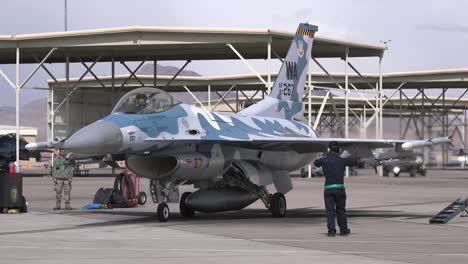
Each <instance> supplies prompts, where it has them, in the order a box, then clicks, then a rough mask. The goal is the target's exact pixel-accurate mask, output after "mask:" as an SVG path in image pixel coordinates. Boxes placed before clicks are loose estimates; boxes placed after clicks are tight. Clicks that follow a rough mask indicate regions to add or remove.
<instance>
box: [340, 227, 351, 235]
mask: <svg viewBox="0 0 468 264" xmlns="http://www.w3.org/2000/svg"><path fill="white" fill-rule="evenodd" d="M350 233H351V230H350V229H349V228H347V229H344V230H340V236H347V235H349V234H350Z"/></svg>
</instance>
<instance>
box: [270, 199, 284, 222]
mask: <svg viewBox="0 0 468 264" xmlns="http://www.w3.org/2000/svg"><path fill="white" fill-rule="evenodd" d="M270 211H271V215H272V216H273V217H283V216H285V215H286V197H284V195H283V194H282V193H275V194H273V195H272V196H271V199H270Z"/></svg>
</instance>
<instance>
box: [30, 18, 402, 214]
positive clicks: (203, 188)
mask: <svg viewBox="0 0 468 264" xmlns="http://www.w3.org/2000/svg"><path fill="white" fill-rule="evenodd" d="M317 30H318V27H317V26H314V25H310V24H305V23H302V24H300V25H299V27H298V29H297V32H296V34H295V36H294V39H293V41H292V43H291V46H290V48H289V51H288V53H287V56H286V58H285V60H284V62H283V64H282V66H281V68H280V71H279V74H278V77H277V80H276V82H275V83H274V84H273V87H272V90H271V93H270V95H269V96H268V97H267V98H265V99H264V100H262V101H260V102H258V103H256V104H254V105H252V106H250V107H248V108H245V109H244V110H242V111H240V112H238V113H236V114H232V115H222V114H218V113H215V112H210V111H208V110H205V109H201V108H198V107H196V106H192V105H187V104H183V103H180V102H178V101H177V100H175V99H174V98H173V97H172V96H171V95H170V94H169V93H166V92H164V91H162V90H159V89H156V88H148V87H143V88H138V89H135V90H133V91H131V92H129V93H128V94H126V95H124V96H123V97H122V98H121V99H120V100H119V102H118V103H117V104H116V106H115V108H114V109H113V111H112V113H111V114H110V115H108V116H106V117H104V118H102V119H101V120H98V121H96V122H94V123H92V124H90V125H88V126H86V127H84V128H82V129H80V130H79V131H77V132H76V133H74V134H73V135H71V136H70V137H69V138H67V139H66V140H64V142H63V143H58V142H55V143H54V142H50V143H44V144H45V145H47V146H53V147H55V148H57V147H61V148H64V149H65V150H68V151H71V152H73V153H77V154H80V155H90V156H101V155H106V154H110V155H111V157H112V158H113V160H125V162H126V165H127V167H128V168H129V169H130V170H132V171H133V172H135V173H136V174H138V175H140V176H143V177H146V178H149V179H150V190H151V196H152V199H153V201H154V202H155V203H158V208H157V215H158V219H159V220H160V221H162V222H165V221H167V220H168V219H169V207H168V206H167V203H170V202H179V207H180V213H181V214H182V215H183V216H184V217H192V216H193V215H194V214H195V212H204V213H213V212H223V211H234V210H240V209H242V208H245V207H246V206H248V205H250V204H252V203H253V202H255V201H257V200H259V199H260V200H261V201H262V202H263V203H264V205H265V207H266V208H267V209H269V210H270V211H271V214H272V215H273V216H274V217H283V216H284V215H285V214H286V208H287V207H286V198H285V194H286V193H288V192H289V191H290V190H291V189H292V188H293V187H292V183H291V178H290V176H289V173H290V172H292V171H295V170H297V169H299V168H301V167H303V166H305V165H307V164H309V163H310V162H311V161H313V160H314V159H315V158H317V156H318V155H321V154H322V153H323V152H326V151H327V146H328V143H329V142H332V141H336V142H339V143H340V144H341V146H342V148H343V149H344V150H346V151H347V153H349V154H350V155H352V156H353V157H356V158H369V157H371V158H372V157H373V156H372V150H373V149H375V148H386V147H393V146H394V143H401V144H403V143H404V141H395V140H362V139H343V138H319V137H318V136H317V133H316V132H315V131H314V130H313V129H312V128H310V127H308V126H307V125H306V124H304V123H302V122H300V121H297V120H302V119H303V118H299V117H301V116H303V104H302V98H303V94H304V89H305V81H306V75H307V68H308V64H309V62H310V59H311V52H312V44H313V39H314V34H315V32H316V31H317ZM44 144H43V145H44ZM40 146H41V144H31V145H28V148H30V149H35V148H38V147H40ZM271 184H273V185H274V187H275V189H276V192H275V193H273V194H271V193H270V192H269V191H268V189H267V186H268V185H271ZM181 185H194V187H195V188H196V189H197V191H195V192H193V193H190V192H186V193H183V194H182V196H181V197H180V199H179V192H178V187H179V186H181Z"/></svg>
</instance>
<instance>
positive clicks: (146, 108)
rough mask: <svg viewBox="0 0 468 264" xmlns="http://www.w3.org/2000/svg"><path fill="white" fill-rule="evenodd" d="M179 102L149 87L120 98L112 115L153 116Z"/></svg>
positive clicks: (163, 92) (138, 89)
mask: <svg viewBox="0 0 468 264" xmlns="http://www.w3.org/2000/svg"><path fill="white" fill-rule="evenodd" d="M178 103H179V102H178V101H177V100H175V99H174V97H172V95H170V94H169V93H167V92H165V91H162V90H159V89H156V88H150V87H142V88H137V89H135V90H132V91H130V92H128V93H127V94H125V95H124V96H123V97H122V98H120V100H119V102H118V103H117V105H115V107H114V110H112V113H118V112H120V113H124V114H153V113H159V112H163V111H166V110H167V109H169V108H171V107H173V106H174V105H176V104H178Z"/></svg>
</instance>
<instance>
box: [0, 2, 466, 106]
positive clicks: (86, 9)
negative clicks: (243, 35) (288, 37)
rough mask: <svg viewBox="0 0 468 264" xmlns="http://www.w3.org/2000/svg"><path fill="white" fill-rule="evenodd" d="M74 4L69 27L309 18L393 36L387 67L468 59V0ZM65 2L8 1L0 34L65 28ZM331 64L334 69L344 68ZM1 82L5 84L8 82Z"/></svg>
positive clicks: (344, 30) (288, 23) (345, 29)
mask: <svg viewBox="0 0 468 264" xmlns="http://www.w3.org/2000/svg"><path fill="white" fill-rule="evenodd" d="M68 3H69V4H68V7H69V8H68V13H69V16H68V18H69V19H68V25H69V30H77V29H90V28H102V27H116V26H131V25H145V26H186V27H240V28H271V29H276V30H284V31H291V32H293V31H294V30H295V29H296V27H297V25H298V23H299V22H303V21H308V22H309V23H312V24H316V25H318V26H319V33H318V34H319V35H320V36H326V37H332V38H339V39H346V40H352V41H360V42H365V43H370V44H378V43H379V41H380V40H389V39H390V40H391V43H390V45H389V50H388V52H387V54H386V55H385V58H384V68H383V69H384V72H395V71H409V70H430V69H444V68H464V67H466V65H467V64H468V60H467V59H468V53H467V52H465V49H466V47H468V22H467V21H466V10H468V1H455V0H453V1H449V0H447V1H435V0H431V1H422V0H421V1H403V0H392V1H386V0H379V1H377V0H355V1H351V0H347V1H344V0H343V1H338V0H335V1H333V0H326V1H313V0H307V1H305V0H304V1H303V0H289V1H279V0H268V1H259V0H257V1H252V0H249V1H243V0H237V1H219V0H218V1H208V0H207V1H202V0H200V1H167V0H166V1H157V0H133V1H124V0H68ZM63 6H64V0H41V1H35V0H29V1H27V0H15V1H2V7H1V15H0V25H1V27H0V34H23V33H33V32H50V31H62V30H63V29H64V10H63V9H64V8H63ZM376 61H377V60H375V59H374V60H372V61H369V60H366V61H359V63H361V64H362V65H359V63H358V61H356V64H357V65H358V67H359V68H360V69H361V70H362V71H364V72H370V71H375V70H376V69H377V68H376V65H377V64H376ZM166 64H172V65H181V64H182V63H180V62H175V63H166ZM253 64H254V65H255V67H257V68H258V71H260V72H263V71H264V70H265V63H264V62H262V61H259V62H254V63H253ZM218 65H223V67H219V66H218ZM330 65H332V70H333V71H338V70H340V69H341V68H338V67H337V66H335V64H330ZM275 66H276V67H277V66H278V65H277V64H275ZM0 68H2V69H5V70H6V71H7V72H8V73H9V74H12V73H13V72H12V69H11V67H9V66H3V65H0ZM188 68H189V69H191V70H195V71H198V72H200V73H201V74H204V75H220V74H237V73H249V72H248V70H247V68H246V67H245V66H244V65H242V63H240V62H232V61H230V62H218V63H213V62H194V63H192V64H191V65H190V66H189V67H188ZM26 71H27V68H25V70H24V72H26ZM75 75H78V73H76V74H75ZM0 88H1V89H7V88H6V85H5V83H4V82H3V80H0ZM10 90H11V89H10ZM9 93H10V92H7V94H9ZM4 103H5V102H3V100H2V101H0V104H4ZM5 104H6V103H5Z"/></svg>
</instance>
